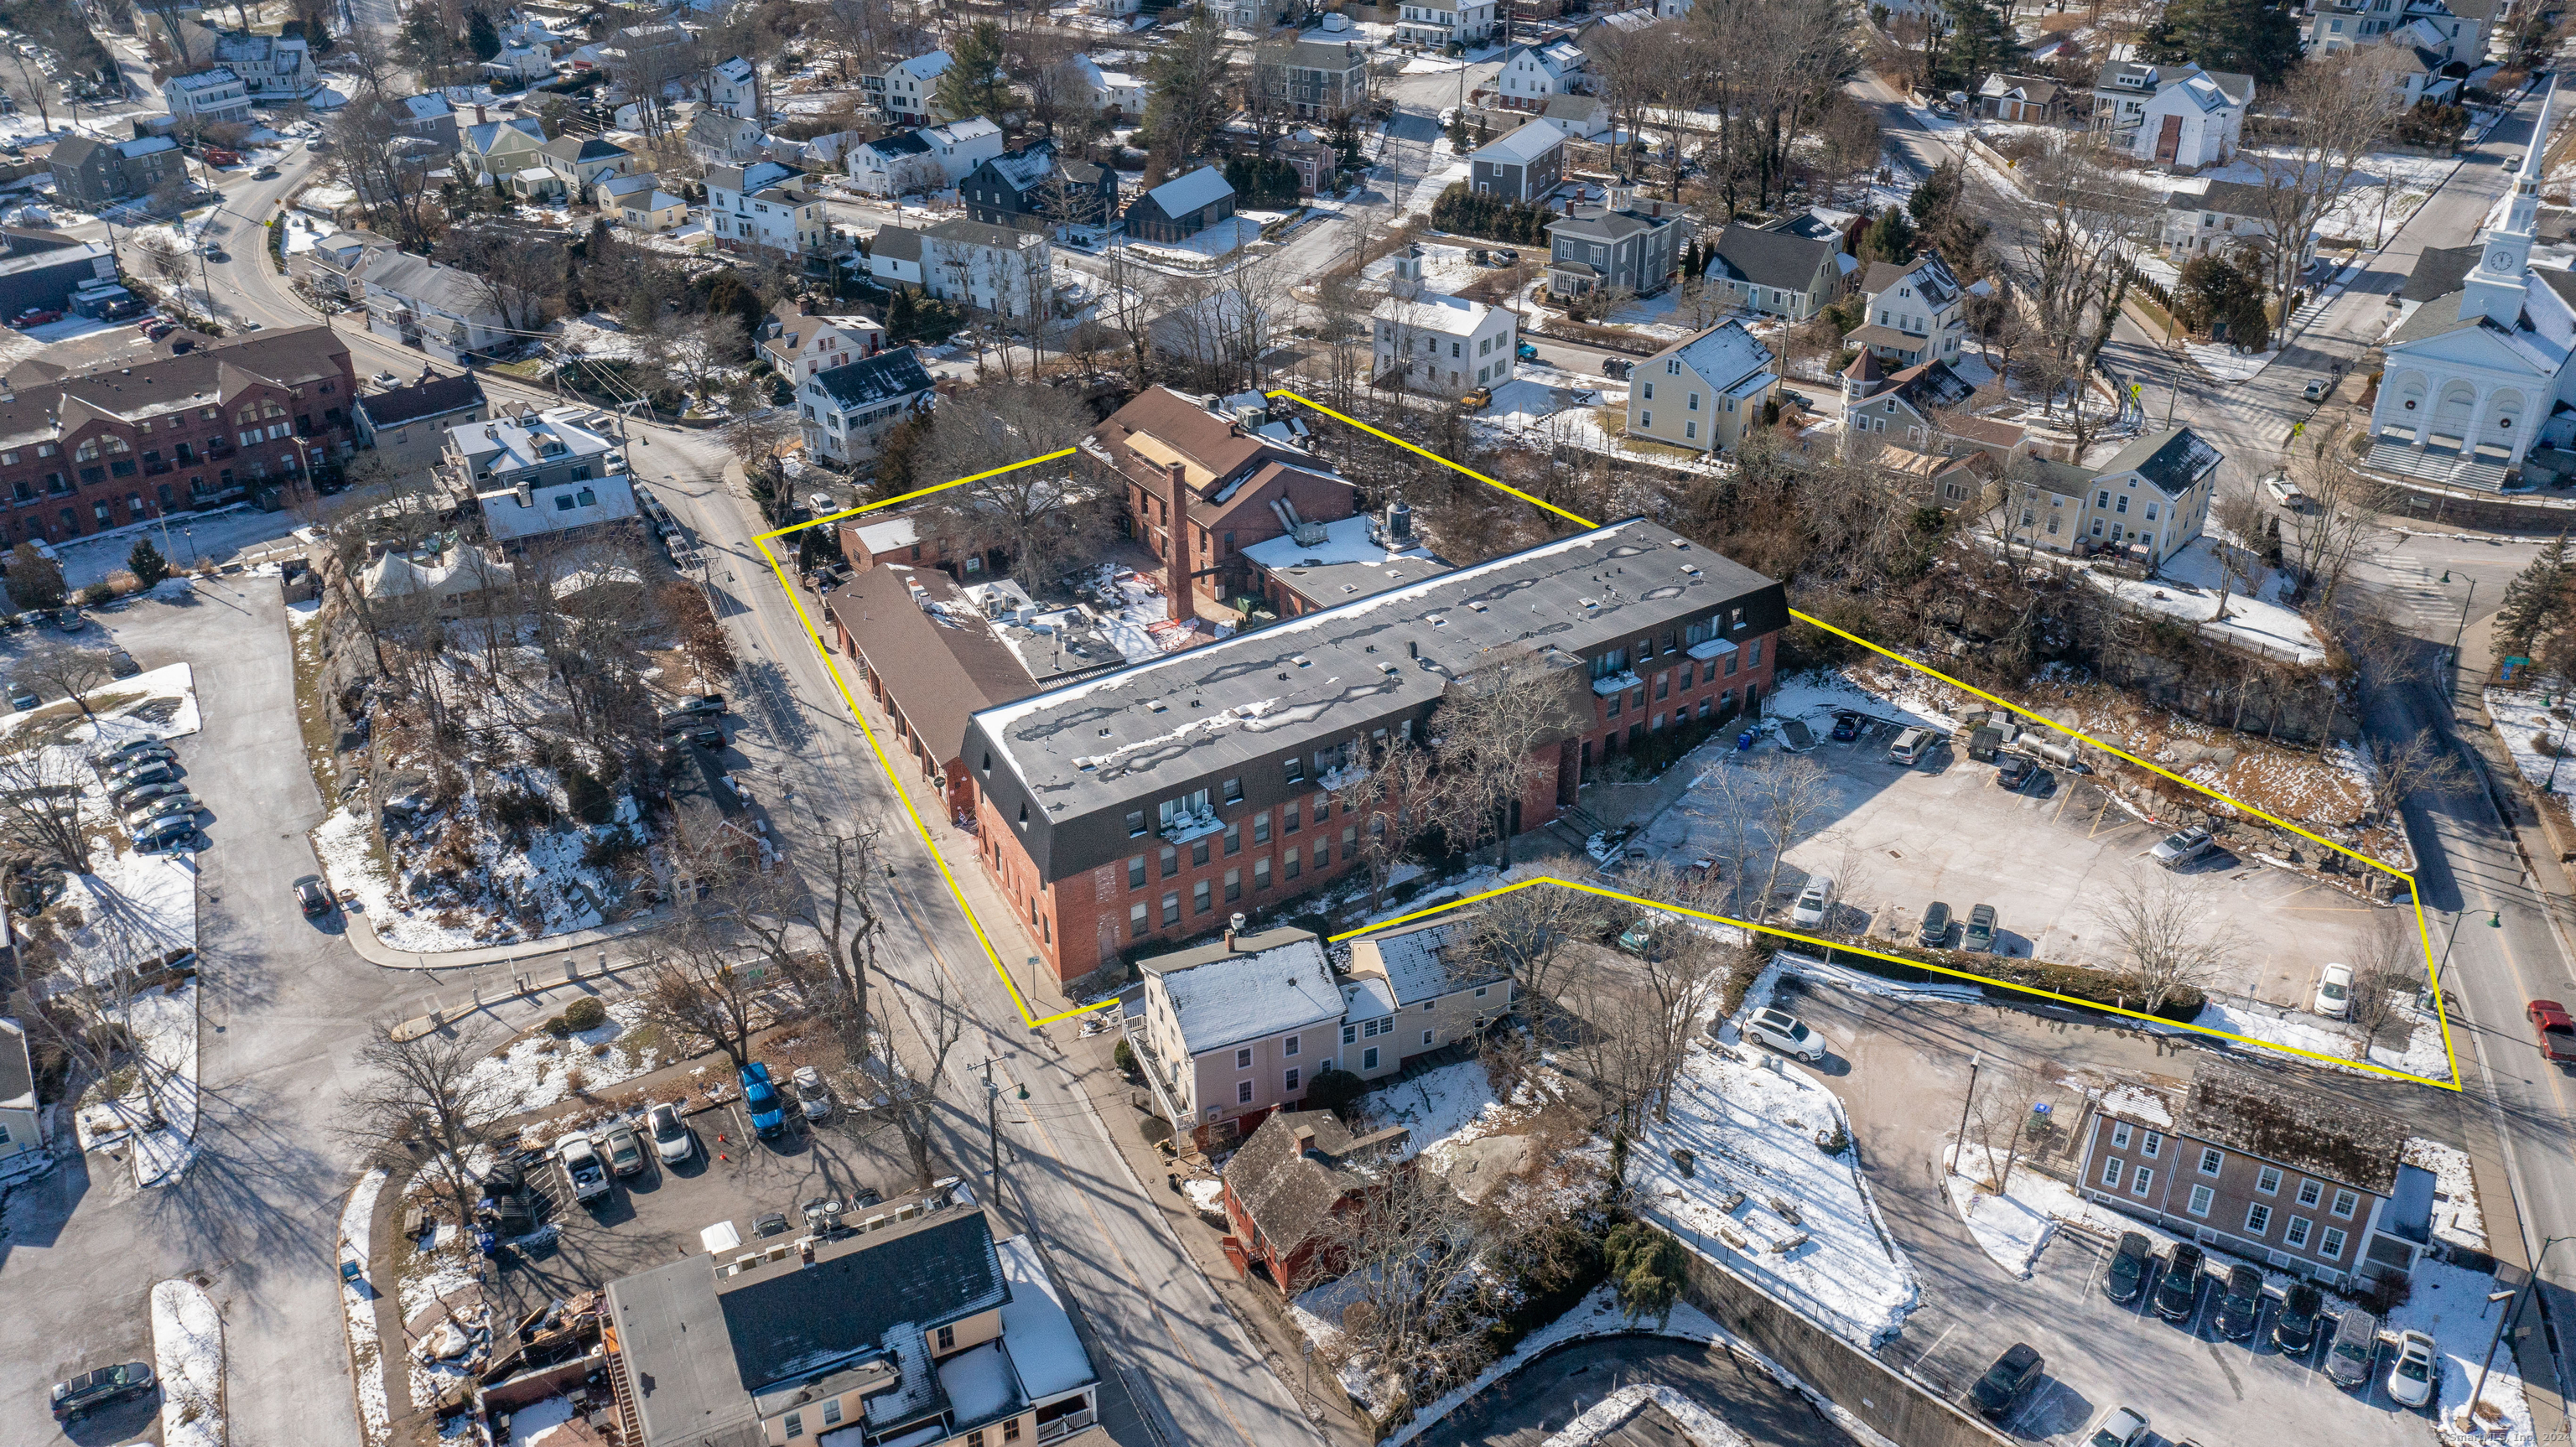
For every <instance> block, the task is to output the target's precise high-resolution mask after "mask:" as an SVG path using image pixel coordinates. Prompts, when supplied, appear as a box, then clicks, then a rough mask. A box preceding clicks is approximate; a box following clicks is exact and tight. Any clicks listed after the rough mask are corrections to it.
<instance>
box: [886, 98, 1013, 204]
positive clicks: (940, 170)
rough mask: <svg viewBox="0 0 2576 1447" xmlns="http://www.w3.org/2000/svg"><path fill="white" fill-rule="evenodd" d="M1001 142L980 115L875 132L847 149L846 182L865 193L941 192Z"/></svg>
mask: <svg viewBox="0 0 2576 1447" xmlns="http://www.w3.org/2000/svg"><path fill="white" fill-rule="evenodd" d="M1002 146H1003V138H1002V128H1001V127H1000V126H997V125H995V124H994V123H993V122H991V121H989V120H987V119H985V118H984V117H982V116H973V117H969V118H968V119H966V120H962V121H957V122H954V123H952V124H949V125H943V126H923V127H921V128H919V129H917V130H910V131H902V132H899V133H897V134H894V135H890V136H881V137H879V138H878V139H876V140H873V141H868V142H865V143H863V144H861V145H857V146H853V147H851V148H850V153H849V165H848V170H849V173H850V184H851V185H852V186H853V187H854V188H856V189H857V190H858V191H859V192H860V194H862V195H867V196H902V195H909V194H910V193H912V192H915V191H944V190H946V189H948V188H949V187H951V186H954V185H956V184H957V183H958V182H959V181H962V180H964V179H965V178H966V176H967V175H968V174H969V173H971V172H972V171H974V169H975V168H976V167H978V166H980V165H982V164H983V163H984V162H985V161H987V160H990V159H992V158H993V157H996V156H999V155H1001V154H1002Z"/></svg>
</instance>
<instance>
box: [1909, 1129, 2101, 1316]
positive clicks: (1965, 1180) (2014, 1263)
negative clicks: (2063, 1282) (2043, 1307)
mask: <svg viewBox="0 0 2576 1447" xmlns="http://www.w3.org/2000/svg"><path fill="white" fill-rule="evenodd" d="M1942 1154H1943V1156H1944V1157H1945V1158H1946V1160H1947V1162H1948V1165H1949V1170H1948V1172H1947V1179H1946V1180H1944V1182H1943V1185H1944V1187H1945V1189H1946V1191H1947V1193H1948V1195H1949V1197H1950V1206H1951V1209H1953V1210H1955V1211H1957V1212H1958V1213H1959V1219H1960V1220H1961V1221H1963V1222H1965V1223H1967V1227H1968V1234H1969V1235H1971V1236H1974V1237H1976V1238H1977V1246H1978V1249H1980V1250H1982V1251H1984V1252H1985V1253H1986V1255H1987V1256H1988V1257H1990V1258H1992V1259H1993V1261H1994V1263H1995V1264H1996V1265H1997V1266H2000V1267H2002V1268H2003V1269H2004V1274H2005V1275H2007V1276H2010V1277H2011V1278H2012V1279H2014V1280H2015V1281H2028V1280H2029V1279H2030V1267H2031V1263H2032V1262H2034V1261H2037V1260H2038V1259H2039V1253H2040V1252H2042V1251H2044V1250H2046V1249H2047V1248H2048V1242H2049V1238H2050V1237H2052V1236H2055V1235H2056V1234H2057V1217H2056V1214H2055V1208H2056V1207H2057V1206H2059V1205H2060V1204H2061V1202H2059V1201H2058V1200H2056V1199H2054V1198H2053V1197H2052V1196H2051V1195H2050V1192H2049V1191H2048V1190H2043V1189H2041V1188H2042V1187H2048V1188H2053V1189H2054V1192H2055V1193H2056V1195H2057V1196H2063V1197H2067V1198H2072V1197H2073V1196H2074V1192H2072V1191H2069V1190H2067V1189H2066V1188H2065V1187H2064V1186H2061V1185H2058V1183H2057V1182H2055V1181H2052V1180H2049V1179H2048V1178H2047V1177H2046V1176H2042V1175H2039V1174H2038V1173H2036V1172H2032V1171H2025V1170H2024V1169H2023V1168H2022V1167H2021V1165H2020V1163H2019V1162H2012V1163H2011V1167H2010V1168H2011V1170H2012V1175H2013V1188H2012V1189H2011V1190H2009V1191H2007V1192H2002V1193H1998V1192H1996V1191H1995V1190H1994V1189H1993V1185H1994V1182H1995V1180H1996V1178H1997V1177H1999V1176H2001V1175H2002V1174H2003V1173H2004V1170H2005V1168H2006V1163H2007V1162H2010V1161H2011V1152H2009V1151H2007V1152H2005V1153H2004V1154H2003V1155H2002V1156H2001V1157H1998V1156H1997V1155H1995V1153H1994V1151H1993V1150H1992V1148H1991V1147H1987V1146H1981V1145H1976V1144H1973V1143H1972V1144H1970V1145H1968V1146H1967V1147H1966V1148H1965V1149H1964V1150H1963V1149H1961V1147H1960V1146H1959V1144H1958V1143H1957V1141H1956V1140H1955V1139H1954V1140H1953V1141H1952V1143H1951V1144H1950V1145H1949V1147H1948V1148H1947V1149H1945V1150H1944V1151H1943V1152H1942ZM1962 1164H1965V1165H1966V1166H1967V1168H1968V1169H1967V1170H1966V1172H1964V1173H1962V1172H1961V1170H1960V1169H1959V1168H1960V1166H1961V1165H1962Z"/></svg>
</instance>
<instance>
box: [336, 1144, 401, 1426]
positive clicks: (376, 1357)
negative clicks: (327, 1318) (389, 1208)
mask: <svg viewBox="0 0 2576 1447" xmlns="http://www.w3.org/2000/svg"><path fill="white" fill-rule="evenodd" d="M387 1179H388V1177H387V1174H386V1172H385V1170H384V1169H383V1168H382V1167H378V1168H376V1169H375V1170H372V1171H369V1172H367V1173H366V1174H365V1175H363V1176H361V1177H359V1178H358V1184H357V1186H356V1187H355V1188H354V1189H353V1190H351V1191H350V1192H349V1200H348V1203H347V1204H346V1205H344V1206H342V1207H341V1208H340V1255H339V1261H340V1270H341V1271H342V1276H341V1280H340V1314H341V1317H342V1319H343V1323H344V1326H345V1328H346V1330H347V1332H348V1335H349V1367H350V1371H351V1373H352V1374H353V1375H354V1376H355V1377H356V1378H357V1393H358V1423H359V1426H360V1428H361V1429H362V1430H364V1431H365V1433H366V1435H367V1447H383V1444H384V1442H385V1441H386V1439H387V1438H388V1437H390V1436H391V1435H392V1433H393V1415H392V1412H391V1410H390V1409H389V1408H388V1407H387V1406H386V1405H385V1361H384V1344H383V1342H382V1341H380V1340H379V1339H378V1337H377V1333H376V1297H377V1294H378V1293H377V1291H376V1288H375V1286H374V1285H373V1284H372V1283H371V1282H369V1281H368V1280H367V1274H366V1272H367V1263H368V1261H369V1260H370V1259H371V1257H370V1247H371V1244H372V1240H373V1237H374V1234H375V1220H376V1199H377V1197H379V1196H382V1195H383V1194H384V1190H385V1181H386V1180H387ZM352 1264H355V1265H356V1267H357V1272H356V1274H354V1275H351V1274H348V1267H349V1266H350V1265H352Z"/></svg>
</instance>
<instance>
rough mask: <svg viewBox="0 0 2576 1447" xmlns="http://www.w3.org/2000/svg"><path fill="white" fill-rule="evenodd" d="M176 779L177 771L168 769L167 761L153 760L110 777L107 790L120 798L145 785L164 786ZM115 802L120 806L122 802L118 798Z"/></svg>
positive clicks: (168, 763)
mask: <svg viewBox="0 0 2576 1447" xmlns="http://www.w3.org/2000/svg"><path fill="white" fill-rule="evenodd" d="M177 777H179V771H178V770H177V769H174V768H172V767H170V762H169V760H167V759H155V760H153V761H151V762H150V763H147V764H145V765H144V766H143V767H142V768H139V769H133V770H129V771H127V772H125V773H121V774H113V775H110V776H109V778H108V781H107V790H108V793H109V794H110V795H111V796H122V795H123V794H124V793H125V791H126V790H128V789H133V788H139V787H141V786H143V785H145V784H166V783H168V782H170V781H171V780H172V779H175V778H177ZM117 802H118V803H120V804H121V803H123V802H124V800H123V798H122V797H118V799H117Z"/></svg>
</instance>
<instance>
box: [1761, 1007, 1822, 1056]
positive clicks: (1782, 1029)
mask: <svg viewBox="0 0 2576 1447" xmlns="http://www.w3.org/2000/svg"><path fill="white" fill-rule="evenodd" d="M1744 1038H1746V1039H1747V1040H1759V1041H1761V1042H1762V1043H1763V1044H1765V1045H1768V1046H1770V1047H1771V1048H1772V1049H1774V1050H1777V1051H1779V1052H1780V1053H1781V1054H1783V1055H1795V1056H1797V1057H1798V1058H1799V1059H1801V1060H1804V1061H1807V1062H1808V1063H1810V1064H1813V1063H1814V1062H1816V1061H1819V1060H1822V1059H1824V1058H1825V1037H1824V1036H1822V1035H1819V1034H1817V1033H1816V1032H1815V1031H1813V1030H1811V1029H1809V1028H1807V1022H1806V1021H1804V1020H1801V1019H1799V1018H1798V1017H1797V1016H1795V1015H1792V1014H1790V1013H1789V1012H1788V1011H1786V1010H1770V1009H1763V1010H1756V1011H1754V1012H1753V1013H1752V1014H1750V1015H1747V1016H1745V1017H1744Z"/></svg>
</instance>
